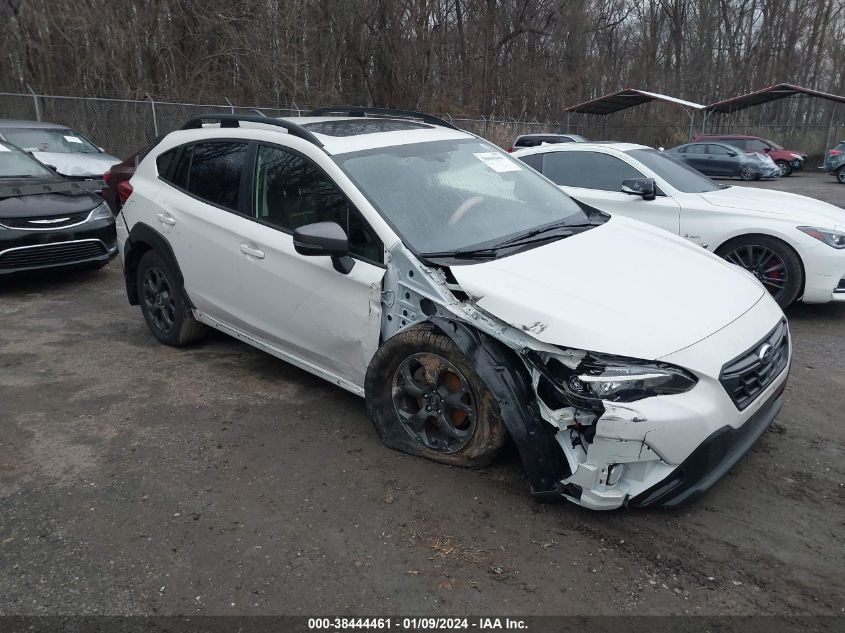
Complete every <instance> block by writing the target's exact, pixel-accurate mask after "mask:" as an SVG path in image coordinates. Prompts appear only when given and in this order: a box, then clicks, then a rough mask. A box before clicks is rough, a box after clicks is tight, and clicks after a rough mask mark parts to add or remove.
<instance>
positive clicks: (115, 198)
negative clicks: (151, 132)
mask: <svg viewBox="0 0 845 633" xmlns="http://www.w3.org/2000/svg"><path fill="white" fill-rule="evenodd" d="M163 138H164V137H163V136H159V137H158V138H157V139H156V140H155V141H153V144H152V145H150V146H149V147H145V148H144V149H142V150H141V151H139V152H135V153H134V154H132V156H130V157H129V158H127V159H126V160H125V161H123V162H122V163H118V164H117V165H112V167H111V169H109V170H108V171H107V172H106V173H105V174H103V180H104V181H105V183H106V188H105V189H103V190H102V191H101V192H100V195H101V196H103V198H105V199H106V202H107V203H108V205H109V208H110V209H111V212H112V213H114V214H115V215H117V214H118V213H120V208H121V207H122V206H123V203H124V202H126V199H127V198H128V197H129V194H130V193H132V187H130V186H129V179H130V178H132V176H133V174H134V173H135V168H136V167H137V166H138V163H140V162H141V160H143V158H144V156H146V155H147V153H148V152H149V151H150V150H151V149H152V148H153V147H155V146H156V145H158V143H159V141H161V139H163ZM123 183H125V184H123Z"/></svg>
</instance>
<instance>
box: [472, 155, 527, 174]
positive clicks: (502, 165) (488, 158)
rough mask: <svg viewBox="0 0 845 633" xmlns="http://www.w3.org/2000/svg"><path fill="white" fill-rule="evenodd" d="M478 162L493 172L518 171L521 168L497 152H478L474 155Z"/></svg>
mask: <svg viewBox="0 0 845 633" xmlns="http://www.w3.org/2000/svg"><path fill="white" fill-rule="evenodd" d="M473 156H475V157H476V158H477V159H478V160H480V161H481V162H482V163H484V164H485V165H487V166H488V167H489V168H490V169H492V170H493V171H498V172H505V171H519V170H520V169H521V167H520V166H519V165H517V164H516V163H514V162H513V161H510V160H508V159H507V158H505V157H504V156H502V155H501V154H500V153H499V152H478V153H474V154H473Z"/></svg>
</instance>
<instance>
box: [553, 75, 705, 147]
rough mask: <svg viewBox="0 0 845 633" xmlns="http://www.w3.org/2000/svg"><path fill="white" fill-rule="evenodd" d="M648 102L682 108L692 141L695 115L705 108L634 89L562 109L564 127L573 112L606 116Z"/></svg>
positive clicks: (698, 104)
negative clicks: (661, 102) (687, 116)
mask: <svg viewBox="0 0 845 633" xmlns="http://www.w3.org/2000/svg"><path fill="white" fill-rule="evenodd" d="M649 101H663V102H665V103H673V104H675V105H679V106H681V107H683V108H684V110H685V111H686V113H687V114H688V115H689V118H690V122H689V140H691V139H692V128H693V124H694V122H695V113H696V112H697V111H699V110H703V109H704V108H705V106H703V105H701V104H700V103H693V102H692V101H684V100H683V99H678V98H677V97H670V96H668V95H662V94H658V93H656V92H646V91H645V90H636V89H634V88H625V89H624V90H619V91H618V92H614V93H612V94H608V95H604V96H603V97H597V98H595V99H591V100H590V101H585V102H584V103H579V104H577V105H574V106H569V107H568V108H564V109H563V111H564V112H566V127H567V129H569V116H570V115H571V114H572V113H573V112H580V113H582V114H595V115H600V116H604V115H608V114H613V113H614V112H619V111H620V110H625V109H626V108H632V107H634V106H638V105H641V104H643V103H648V102H649Z"/></svg>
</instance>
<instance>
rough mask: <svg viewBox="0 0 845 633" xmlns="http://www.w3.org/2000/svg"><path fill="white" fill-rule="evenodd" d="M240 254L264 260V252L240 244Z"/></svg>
mask: <svg viewBox="0 0 845 633" xmlns="http://www.w3.org/2000/svg"><path fill="white" fill-rule="evenodd" d="M241 253H243V254H244V255H249V256H250V257H255V258H256V259H264V251H260V250H258V249H257V248H252V247H251V246H250V245H249V244H241Z"/></svg>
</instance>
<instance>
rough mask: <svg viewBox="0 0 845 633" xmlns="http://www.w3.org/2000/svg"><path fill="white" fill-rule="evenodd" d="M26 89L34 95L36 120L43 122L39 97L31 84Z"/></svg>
mask: <svg viewBox="0 0 845 633" xmlns="http://www.w3.org/2000/svg"><path fill="white" fill-rule="evenodd" d="M26 87H27V89H28V90H29V92H30V93H31V94H32V104H33V105H34V106H35V120H36V121H41V104H39V103H38V95H37V94H35V90H33V89H32V88H31V87H30V85H29V84H26Z"/></svg>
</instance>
